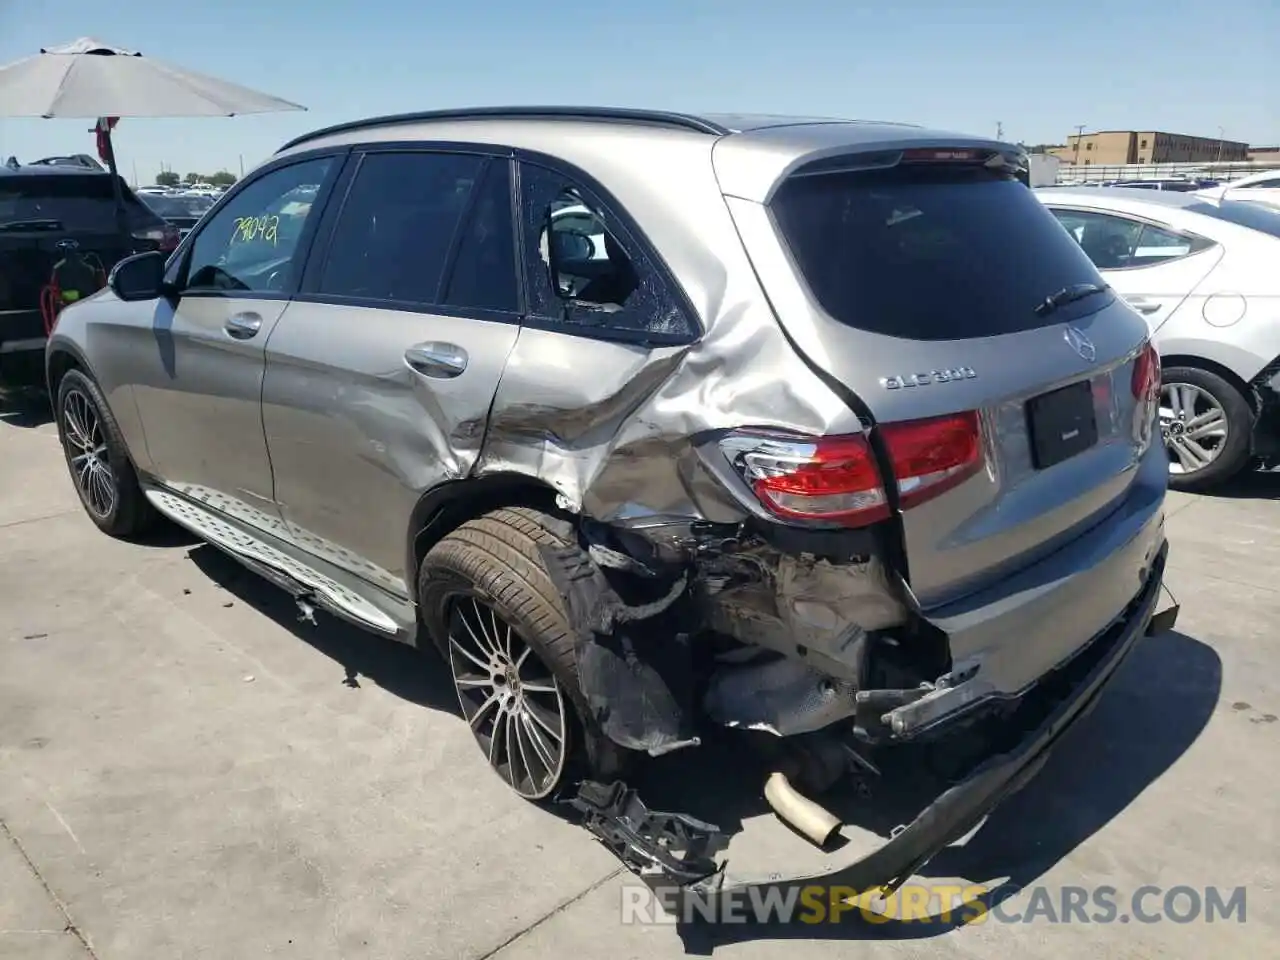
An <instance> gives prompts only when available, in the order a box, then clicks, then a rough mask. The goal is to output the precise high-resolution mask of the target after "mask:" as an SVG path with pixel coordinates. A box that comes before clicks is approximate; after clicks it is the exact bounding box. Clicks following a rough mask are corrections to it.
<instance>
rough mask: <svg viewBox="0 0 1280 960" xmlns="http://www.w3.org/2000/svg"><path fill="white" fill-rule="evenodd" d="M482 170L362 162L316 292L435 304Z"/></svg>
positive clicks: (401, 156)
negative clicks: (459, 229)
mask: <svg viewBox="0 0 1280 960" xmlns="http://www.w3.org/2000/svg"><path fill="white" fill-rule="evenodd" d="M484 163H485V160H484V158H483V157H479V156H475V155H472V154H460V153H427V152H405V153H371V154H368V155H367V156H365V157H364V158H363V160H362V161H361V163H360V168H359V170H357V172H356V176H355V180H354V181H353V182H352V184H351V189H350V190H349V191H348V193H347V198H346V200H345V202H344V203H343V205H342V212H341V214H340V215H339V217H338V220H337V224H336V225H335V227H334V231H333V241H332V243H331V245H330V247H329V252H328V256H327V258H326V260H325V266H324V271H323V273H322V274H321V276H320V281H319V288H318V292H319V293H321V294H328V295H330V296H338V297H352V298H356V299H362V300H375V301H384V302H389V303H405V304H414V305H429V304H438V303H440V302H441V286H442V281H443V279H444V272H445V266H446V264H447V261H448V258H449V252H450V250H451V249H452V247H453V243H454V238H455V235H456V233H457V231H458V228H459V225H460V223H461V222H462V217H463V214H464V213H465V212H466V209H467V204H468V201H469V200H470V198H471V192H472V190H473V189H474V188H475V185H476V182H477V180H478V178H479V176H480V172H481V170H482V168H483V166H484Z"/></svg>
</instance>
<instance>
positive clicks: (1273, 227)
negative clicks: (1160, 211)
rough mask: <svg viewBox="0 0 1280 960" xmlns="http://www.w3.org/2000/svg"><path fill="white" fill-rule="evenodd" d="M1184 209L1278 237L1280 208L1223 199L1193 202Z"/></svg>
mask: <svg viewBox="0 0 1280 960" xmlns="http://www.w3.org/2000/svg"><path fill="white" fill-rule="evenodd" d="M1185 209H1187V210H1190V211H1191V212H1192V213H1199V214H1203V215H1204V216H1206V217H1213V219H1215V220H1225V221H1226V222H1227V223H1234V224H1236V225H1237V226H1241V227H1249V228H1250V229H1253V230H1260V231H1261V232H1263V233H1267V234H1270V235H1271V236H1273V237H1280V210H1278V209H1275V208H1273V207H1269V206H1267V205H1266V204H1263V203H1249V202H1245V203H1235V202H1233V201H1231V200H1224V201H1223V202H1222V203H1194V204H1191V205H1190V206H1188V207H1186V208H1185Z"/></svg>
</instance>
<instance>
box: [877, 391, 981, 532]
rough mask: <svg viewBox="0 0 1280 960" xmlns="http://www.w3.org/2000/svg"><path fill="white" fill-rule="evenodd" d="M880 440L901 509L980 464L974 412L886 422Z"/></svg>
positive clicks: (965, 476) (944, 488)
mask: <svg viewBox="0 0 1280 960" xmlns="http://www.w3.org/2000/svg"><path fill="white" fill-rule="evenodd" d="M884 441H885V445H886V446H887V447H888V448H889V457H890V459H891V460H892V461H893V472H894V474H895V476H896V478H897V481H898V503H899V505H900V506H901V507H902V509H904V510H906V509H907V508H909V507H914V506H915V505H916V504H919V503H923V502H924V501H926V500H930V499H932V498H933V497H936V496H937V495H938V494H940V493H943V492H945V491H947V490H950V489H951V488H952V487H954V486H956V485H957V484H959V483H961V482H962V481H964V480H967V479H968V478H969V477H971V476H973V475H974V474H975V473H977V472H978V470H979V469H980V468H981V467H982V460H983V457H982V442H981V435H980V433H979V430H978V415H977V414H976V413H957V414H955V415H954V416H950V417H935V418H933V419H931V420H908V421H906V422H904V423H890V424H886V425H885V427H884Z"/></svg>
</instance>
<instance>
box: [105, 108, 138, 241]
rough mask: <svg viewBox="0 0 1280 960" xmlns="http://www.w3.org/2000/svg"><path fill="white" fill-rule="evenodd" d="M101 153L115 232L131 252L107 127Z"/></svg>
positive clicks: (127, 227)
mask: <svg viewBox="0 0 1280 960" xmlns="http://www.w3.org/2000/svg"><path fill="white" fill-rule="evenodd" d="M102 146H103V153H105V154H106V160H107V170H108V172H109V173H110V174H111V196H112V199H114V200H115V207H116V230H118V231H119V233H120V239H121V240H122V241H124V247H125V249H126V250H128V251H129V252H130V253H132V252H133V233H132V232H131V231H130V230H129V218H128V215H127V214H126V212H125V206H124V191H123V190H122V189H121V188H120V171H119V170H117V169H116V149H115V146H114V145H113V144H112V143H111V128H110V127H108V128H107V130H106V132H105V133H104V134H103V137H102Z"/></svg>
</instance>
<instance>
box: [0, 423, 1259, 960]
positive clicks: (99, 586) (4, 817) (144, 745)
mask: <svg viewBox="0 0 1280 960" xmlns="http://www.w3.org/2000/svg"><path fill="white" fill-rule="evenodd" d="M1231 493H1232V495H1230V496H1221V497H1212V498H1210V497H1201V498H1193V497H1186V496H1180V495H1172V496H1171V498H1170V502H1169V515H1170V519H1169V526H1170V530H1171V537H1172V540H1173V555H1172V559H1171V568H1170V571H1169V575H1168V582H1169V584H1170V586H1171V587H1172V589H1173V591H1174V593H1175V594H1176V595H1177V596H1178V598H1179V599H1180V600H1181V601H1182V603H1183V614H1182V618H1181V619H1180V621H1179V623H1178V629H1177V632H1175V633H1171V634H1166V635H1163V636H1161V637H1156V638H1151V639H1149V640H1147V641H1145V642H1144V643H1143V645H1142V646H1141V647H1140V648H1139V650H1138V651H1137V652H1136V653H1135V655H1134V657H1133V659H1132V660H1131V661H1130V663H1129V664H1127V665H1126V667H1125V669H1124V672H1123V675H1122V676H1121V677H1120V678H1119V679H1118V680H1117V681H1116V683H1115V684H1114V685H1113V686H1112V688H1111V689H1110V691H1109V692H1108V694H1107V696H1106V698H1105V700H1104V701H1103V703H1102V704H1101V705H1100V706H1099V707H1098V709H1097V710H1096V711H1095V712H1094V714H1093V715H1092V716H1091V717H1090V718H1089V720H1088V721H1087V722H1086V725H1085V726H1083V727H1081V728H1079V729H1077V730H1075V731H1073V732H1072V734H1071V736H1070V738H1069V739H1068V740H1067V742H1065V743H1064V744H1063V745H1062V746H1061V747H1060V748H1059V749H1058V751H1057V753H1056V754H1055V756H1054V757H1053V759H1052V760H1051V762H1050V764H1049V765H1048V766H1047V767H1046V769H1045V770H1044V772H1043V773H1042V774H1041V775H1040V776H1039V777H1038V779H1037V780H1036V781H1035V782H1034V783H1033V784H1032V785H1031V786H1030V787H1028V788H1027V790H1025V791H1024V792H1023V793H1021V794H1019V795H1018V796H1016V797H1015V798H1013V799H1012V800H1010V801H1009V803H1008V804H1007V805H1006V808H1004V809H1002V811H1000V813H999V814H998V815H997V816H995V817H993V818H992V821H991V823H990V824H988V827H987V829H985V830H984V831H983V833H982V834H980V835H979V837H978V838H977V841H974V842H971V843H970V844H969V845H968V846H966V848H964V850H961V851H958V852H957V853H956V855H955V856H951V855H950V854H948V855H947V856H946V857H944V858H940V859H941V860H942V861H943V864H942V866H943V868H947V869H950V875H957V876H963V877H966V878H969V879H973V880H989V879H993V878H998V877H1001V876H1008V875H1010V874H1012V875H1013V879H1014V880H1015V881H1016V882H1017V883H1018V884H1019V885H1020V886H1022V887H1024V888H1029V887H1031V886H1033V885H1037V884H1038V885H1043V886H1044V887H1045V888H1046V889H1048V890H1049V891H1050V893H1051V894H1053V895H1056V894H1055V893H1054V891H1060V890H1061V889H1062V888H1064V887H1068V886H1082V887H1096V886H1098V885H1110V886H1112V887H1115V888H1116V889H1117V891H1119V896H1120V899H1121V901H1122V902H1123V901H1124V898H1126V897H1128V896H1130V895H1132V894H1133V893H1134V892H1135V891H1137V890H1139V888H1141V887H1142V886H1143V885H1144V884H1153V885H1158V886H1160V887H1163V888H1171V887H1173V886H1176V885H1187V886H1190V887H1194V888H1198V889H1201V890H1203V889H1204V888H1205V887H1207V886H1211V885H1217V886H1220V887H1228V888H1234V887H1237V886H1245V887H1247V896H1248V900H1247V916H1246V921H1245V922H1244V923H1243V924H1241V923H1238V922H1234V921H1232V922H1227V923H1224V922H1221V921H1219V922H1218V923H1216V924H1213V925H1209V924H1205V923H1202V922H1197V923H1189V924H1179V923H1174V922H1172V921H1171V920H1167V919H1166V920H1165V921H1163V922H1160V923H1154V924H1136V923H1133V924H1129V925H1121V924H1118V923H1117V924H1111V925H1104V924H1097V923H1093V924H1085V923H1080V922H1073V923H1066V924H1059V925H1051V924H1046V923H1024V924H1008V923H997V922H994V921H991V922H986V923H982V924H977V925H972V926H967V927H962V928H959V929H951V930H947V931H944V930H943V929H941V928H938V927H928V928H925V927H911V926H903V925H896V924H889V925H871V924H868V923H865V922H863V921H859V920H856V918H855V921H854V922H846V923H843V924H841V925H840V926H838V927H830V928H826V927H812V926H806V927H800V928H797V927H787V928H770V929H766V930H754V931H753V930H752V929H750V928H742V927H733V928H727V929H723V930H720V931H717V932H715V933H714V934H709V935H705V936H698V935H694V934H688V933H686V934H685V937H684V939H682V937H681V935H680V934H679V933H678V932H677V930H676V929H675V928H673V927H671V926H640V925H623V924H622V923H621V919H620V917H621V903H622V898H623V895H624V892H623V888H624V886H625V885H627V884H628V883H629V882H630V881H629V879H628V877H627V875H626V874H625V873H623V872H620V871H619V869H618V865H617V863H616V862H615V861H614V860H613V858H612V857H611V856H610V855H608V854H607V853H606V852H605V851H604V850H603V849H602V848H601V847H599V846H598V845H597V844H596V843H594V842H593V841H592V840H591V839H590V838H589V837H588V835H587V834H586V833H584V832H583V831H581V830H580V829H578V828H576V827H573V826H570V825H567V824H565V823H564V822H562V821H561V820H559V819H557V818H556V817H554V816H552V815H551V814H549V813H546V812H544V811H542V810H540V809H538V808H536V807H533V806H531V805H529V804H526V803H524V802H522V801H520V800H518V799H516V797H515V796H514V795H512V794H511V793H510V792H508V791H507V790H506V789H505V788H504V787H502V785H501V784H500V783H499V781H498V780H497V779H496V778H495V777H493V776H492V775H490V774H489V773H488V771H487V770H486V769H485V767H484V766H483V764H482V762H481V760H480V758H479V756H478V755H477V753H476V751H475V748H474V746H473V743H472V741H471V739H470V736H469V734H468V732H467V731H466V729H465V727H464V725H463V724H462V722H461V721H460V720H459V719H458V718H457V716H456V713H455V711H454V703H453V699H452V694H451V692H450V690H449V688H448V687H447V685H446V684H445V683H444V682H443V680H442V677H441V674H440V672H439V671H438V670H433V669H432V664H431V663H430V661H423V660H421V659H420V658H419V657H417V656H415V655H414V654H413V652H412V651H409V650H407V649H402V648H399V647H395V646H393V645H391V644H387V643H383V642H381V641H379V640H375V639H373V638H368V637H365V636H364V635H362V634H359V633H358V632H356V631H354V630H350V629H348V628H346V627H343V626H341V625H337V624H334V623H333V622H331V621H325V622H322V625H321V626H320V627H319V628H312V627H309V626H306V625H303V624H299V623H297V622H296V615H295V612H294V610H293V608H292V606H291V605H290V604H289V603H288V602H287V601H286V599H285V598H284V597H283V596H282V595H280V594H278V593H276V592H274V591H273V590H272V589H271V588H269V587H267V586H266V585H265V584H263V583H261V582H260V581H258V580H256V579H255V578H254V577H253V576H252V575H250V574H247V573H244V572H242V571H240V570H239V568H238V567H236V566H235V565H234V564H232V563H230V562H229V561H227V560H225V559H222V558H220V557H219V556H216V555H212V554H211V553H210V551H207V550H202V549H195V550H193V549H192V546H191V544H190V543H188V542H185V541H183V540H182V539H181V538H180V537H177V536H172V537H170V538H169V539H168V540H166V541H163V542H156V543H152V544H149V545H133V544H125V543H119V542H115V541H112V540H110V539H108V538H106V537H103V536H100V535H98V534H97V533H96V532H95V531H94V530H93V528H92V526H91V525H90V523H89V521H88V520H87V518H85V517H84V516H83V515H82V514H81V511H80V508H79V505H78V503H77V501H76V499H75V496H74V493H73V491H72V489H71V486H70V482H69V480H68V478H67V476H66V472H65V469H64V467H63V465H62V463H61V460H60V454H59V450H58V447H57V442H56V436H55V433H54V430H53V427H52V426H51V425H50V424H48V423H47V422H44V418H43V417H42V416H41V414H40V410H39V407H38V406H34V407H24V408H22V409H20V410H19V411H18V412H16V413H10V414H9V415H8V416H5V417H0V958H4V960H18V958H40V960H62V958H83V957H86V956H90V957H98V958H101V960H125V958H129V960H132V958H140V957H175V958H176V957H183V958H186V957H209V958H224V957H225V958H236V960H240V958H246V957H262V956H298V957H306V958H307V960H325V958H330V957H332V958H355V957H362V958H363V957H370V958H383V957H385V958H408V957H413V958H415V960H421V958H431V957H451V958H454V957H464V958H483V957H492V956H497V957H500V958H502V960H516V958H524V957H531V958H532V957H560V956H583V957H592V958H603V957H607V958H613V957H617V958H627V957H662V956H678V955H681V954H684V953H686V952H694V953H708V952H714V953H715V954H716V955H718V956H725V957H731V958H733V957H742V958H751V957H773V956H777V955H778V953H779V949H780V943H779V941H786V946H785V947H782V949H784V950H785V951H786V952H787V953H788V955H790V956H793V957H796V958H807V957H822V956H833V957H834V956H849V955H851V953H850V952H851V951H857V955H858V956H860V957H875V958H880V957H885V958H889V957H911V958H932V957H939V958H945V957H957V958H961V957H969V956H977V955H984V956H985V955H993V954H994V953H996V952H999V953H1003V954H1007V955H1010V956H1020V957H1026V958H1043V957H1057V956H1068V955H1070V956H1077V955H1087V954H1088V953H1093V954H1095V955H1103V956H1109V957H1126V958H1127V957H1188V958H1190V957H1197V958H1198V957H1201V956H1203V955H1205V954H1206V953H1208V952H1210V951H1213V952H1215V953H1217V954H1219V955H1228V956H1229V955H1236V956H1248V955H1255V956H1261V955H1268V954H1271V953H1273V952H1274V950H1275V944H1276V942H1277V936H1278V935H1280V911H1278V910H1277V909H1276V907H1275V906H1274V904H1273V901H1272V900H1271V899H1270V898H1271V895H1272V894H1273V893H1274V891H1275V890H1276V883H1277V873H1278V872H1280V871H1278V870H1277V858H1278V853H1277V851H1278V850H1280V843H1278V842H1277V841H1278V840H1280V830H1278V828H1277V825H1278V824H1280V799H1278V798H1280V790H1277V787H1280V773H1278V772H1277V768H1276V765H1275V758H1276V756H1277V755H1278V753H1277V745H1278V744H1280V723H1277V722H1276V715H1277V714H1280V683H1278V682H1277V679H1276V672H1277V668H1278V667H1280V653H1277V651H1276V643H1275V639H1274V637H1275V632H1276V631H1275V624H1276V623H1277V621H1278V619H1280V580H1278V579H1277V575H1276V573H1275V572H1274V571H1275V570H1277V569H1280V536H1278V535H1277V532H1276V526H1277V521H1280V500H1277V499H1275V498H1276V497H1278V496H1280V479H1272V478H1268V477H1254V478H1250V479H1249V480H1248V481H1247V482H1245V483H1243V484H1241V485H1239V486H1238V487H1236V488H1235V489H1234V490H1233V491H1232V492H1231ZM970 848H972V849H970ZM934 866H935V865H931V867H930V869H931V870H933V868H934ZM951 868H954V869H951ZM934 873H935V874H937V875H938V876H942V875H944V874H941V873H937V871H936V870H935V871H934ZM1031 896H1032V894H1030V893H1028V892H1024V893H1023V894H1021V895H1019V896H1018V897H1015V898H1013V899H1012V900H1011V901H1009V904H1010V906H1009V908H1008V910H1007V911H1006V912H1007V913H1008V912H1012V913H1017V912H1021V911H1023V910H1025V909H1026V906H1027V903H1028V901H1029V898H1030V897H1031ZM850 940H852V941H855V943H852V944H851V943H848V942H847V941H850Z"/></svg>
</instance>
